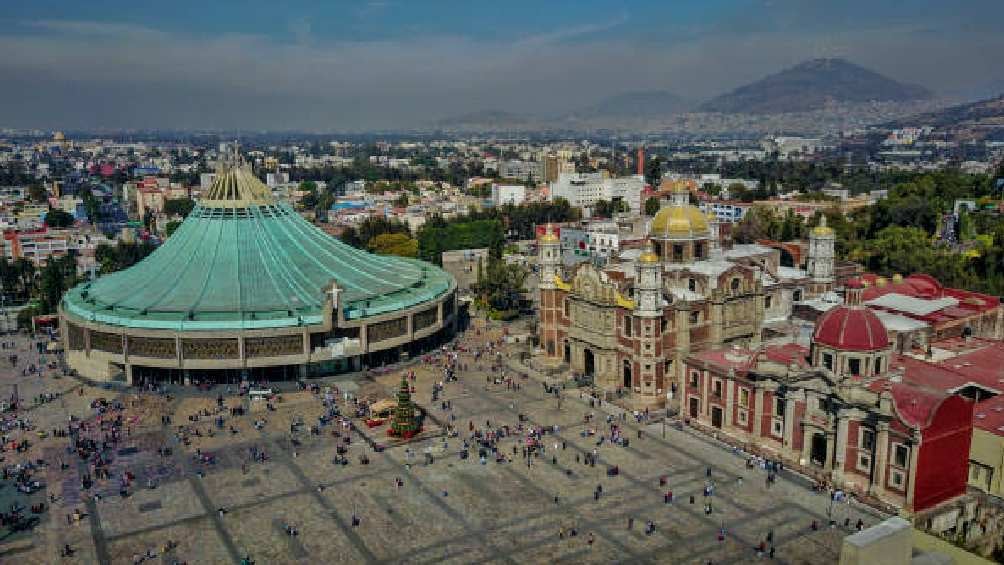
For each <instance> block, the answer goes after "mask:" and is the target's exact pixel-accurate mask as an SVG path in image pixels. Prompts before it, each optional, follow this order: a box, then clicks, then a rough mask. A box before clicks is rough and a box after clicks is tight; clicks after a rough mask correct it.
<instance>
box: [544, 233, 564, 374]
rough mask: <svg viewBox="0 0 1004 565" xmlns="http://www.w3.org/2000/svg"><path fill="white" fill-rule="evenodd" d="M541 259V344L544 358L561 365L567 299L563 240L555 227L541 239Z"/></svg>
mask: <svg viewBox="0 0 1004 565" xmlns="http://www.w3.org/2000/svg"><path fill="white" fill-rule="evenodd" d="M537 262H538V265H539V267H540V283H539V284H538V285H537V288H538V304H537V306H538V312H539V313H540V314H539V316H540V319H539V323H538V324H537V333H538V336H537V337H538V339H539V340H540V347H541V348H542V349H543V350H544V358H545V360H546V361H547V362H548V363H550V364H559V363H561V360H562V359H563V358H564V357H563V355H564V345H563V343H562V341H561V336H559V328H560V325H561V315H562V310H563V307H564V301H565V294H566V293H565V291H564V290H563V289H562V288H561V287H560V286H559V283H560V282H561V240H560V239H558V236H557V235H555V233H554V226H552V225H551V224H547V227H546V228H545V229H544V235H542V236H540V239H539V240H538V241H537Z"/></svg>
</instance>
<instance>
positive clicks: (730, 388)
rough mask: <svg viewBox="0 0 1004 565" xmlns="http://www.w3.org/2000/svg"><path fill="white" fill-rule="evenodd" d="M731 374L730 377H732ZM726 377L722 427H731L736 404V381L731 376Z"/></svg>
mask: <svg viewBox="0 0 1004 565" xmlns="http://www.w3.org/2000/svg"><path fill="white" fill-rule="evenodd" d="M732 376H733V374H730V375H729V377H732ZM729 377H726V378H725V379H724V382H723V384H724V385H725V387H726V388H725V417H724V418H722V428H724V429H726V430H727V429H729V428H731V427H732V412H733V410H734V405H735V394H736V392H735V381H734V380H732V379H731V378H729Z"/></svg>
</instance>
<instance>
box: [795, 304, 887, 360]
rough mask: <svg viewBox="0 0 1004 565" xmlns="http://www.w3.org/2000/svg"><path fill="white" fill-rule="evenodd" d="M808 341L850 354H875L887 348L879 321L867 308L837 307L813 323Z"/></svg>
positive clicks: (883, 328) (885, 334) (884, 331)
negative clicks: (863, 352)
mask: <svg viewBox="0 0 1004 565" xmlns="http://www.w3.org/2000/svg"><path fill="white" fill-rule="evenodd" d="M812 339H813V341H815V342H816V343H818V344H821V345H828V346H830V347H835V348H837V349H843V350H850V351H876V350H878V349H885V348H886V347H888V346H889V334H888V332H886V329H885V326H884V325H883V324H882V320H879V319H878V316H876V315H875V313H874V312H872V311H871V310H869V309H868V308H852V307H849V306H838V307H836V308H833V309H832V310H830V311H829V312H827V313H825V314H823V316H822V317H821V318H819V320H818V321H817V322H816V331H815V332H813V334H812Z"/></svg>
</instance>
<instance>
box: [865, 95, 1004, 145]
mask: <svg viewBox="0 0 1004 565" xmlns="http://www.w3.org/2000/svg"><path fill="white" fill-rule="evenodd" d="M884 125H886V126H888V127H893V128H895V127H905V126H934V127H935V128H937V129H939V130H944V131H948V132H949V133H951V134H952V135H954V136H955V137H957V138H965V139H987V138H991V139H995V140H999V139H1004V95H1000V96H997V97H995V98H989V99H987V100H979V101H977V102H970V103H968V104H960V105H958V106H950V107H948V108H943V109H940V110H935V111H932V112H924V113H922V114H915V115H912V116H908V117H905V118H900V119H897V120H895V121H893V122H889V123H886V124H884Z"/></svg>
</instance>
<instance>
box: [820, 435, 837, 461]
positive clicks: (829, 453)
mask: <svg viewBox="0 0 1004 565" xmlns="http://www.w3.org/2000/svg"><path fill="white" fill-rule="evenodd" d="M825 434H826V459H825V460H824V461H823V469H826V470H830V469H832V468H833V452H834V451H835V449H834V447H835V445H834V444H836V433H835V432H834V431H833V430H832V429H830V430H826V432H825Z"/></svg>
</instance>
